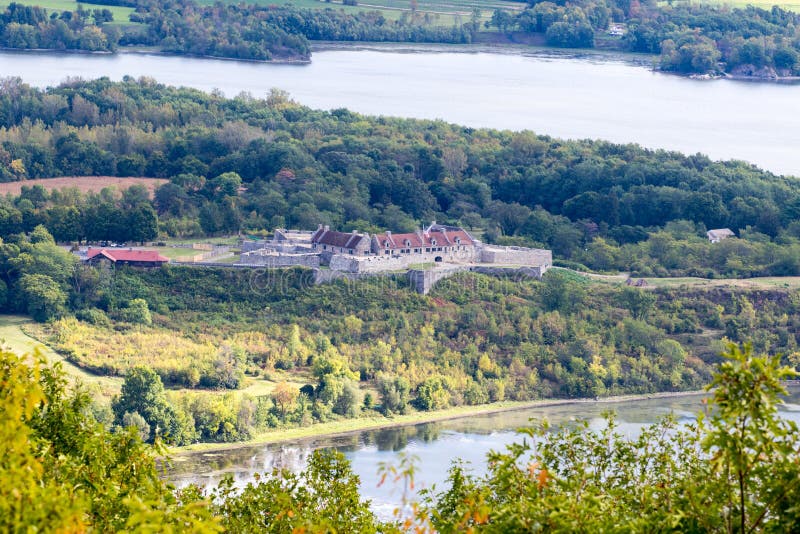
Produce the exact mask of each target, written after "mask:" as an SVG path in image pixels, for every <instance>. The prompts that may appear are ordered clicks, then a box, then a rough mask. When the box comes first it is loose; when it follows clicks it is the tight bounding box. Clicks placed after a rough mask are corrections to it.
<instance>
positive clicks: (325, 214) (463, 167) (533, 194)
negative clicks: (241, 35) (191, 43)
mask: <svg viewBox="0 0 800 534" xmlns="http://www.w3.org/2000/svg"><path fill="white" fill-rule="evenodd" d="M0 126H2V128H3V129H0V178H1V179H3V180H5V181H11V180H19V179H23V178H46V177H52V176H61V175H75V174H88V175H117V176H150V177H163V178H167V179H169V181H170V183H169V184H167V185H165V186H163V187H161V188H160V189H159V190H158V191H157V192H156V194H155V198H154V199H150V198H149V197H148V194H147V192H146V190H144V188H141V187H138V188H137V187H133V188H130V189H128V190H126V191H125V192H124V193H123V194H119V193H114V192H112V191H105V192H102V193H99V194H85V195H82V194H79V193H78V192H76V191H69V190H66V191H54V192H50V193H49V192H47V191H46V190H44V188H42V187H26V188H25V189H24V190H23V192H22V194H21V195H20V196H18V197H16V198H14V199H10V200H6V201H2V202H0V236H2V237H8V236H10V235H12V234H15V233H18V232H24V231H31V230H32V229H33V228H34V227H35V226H36V225H38V224H43V225H44V226H46V227H47V228H48V230H49V231H50V232H51V234H53V236H54V237H55V238H56V239H57V240H59V241H79V240H90V241H104V240H107V241H117V242H130V241H146V240H149V239H152V238H154V237H155V235H156V233H157V232H161V233H163V234H166V235H170V236H177V237H190V236H201V235H209V234H230V233H237V232H239V231H244V232H248V231H253V232H264V231H268V230H272V229H273V228H275V227H282V226H288V227H298V228H303V229H314V228H316V226H317V225H318V224H320V223H321V224H329V225H331V226H332V227H335V228H341V229H345V230H351V229H355V230H361V231H367V232H375V231H378V230H381V229H392V230H395V231H400V230H404V231H410V230H413V229H414V228H416V227H419V225H420V224H423V223H425V222H426V221H430V220H431V219H436V220H438V221H440V222H450V223H454V224H460V225H462V226H465V227H467V228H468V229H471V230H474V231H475V233H476V235H478V236H479V237H480V238H482V239H483V240H484V241H489V242H497V243H503V244H512V245H514V244H516V245H540V246H545V247H547V248H551V249H552V250H553V251H554V253H555V256H556V258H558V259H560V260H571V261H573V262H578V263H583V264H586V265H588V266H590V267H593V268H596V269H601V270H614V269H622V270H627V271H632V272H635V273H638V274H642V275H651V274H657V275H662V274H666V273H672V274H678V275H700V276H709V275H711V276H715V275H726V276H753V275H758V274H762V275H769V274H773V275H788V274H797V273H798V272H800V246H799V245H798V238H799V237H800V226H798V223H797V221H796V219H797V214H798V213H800V187H799V186H798V184H797V182H796V180H794V179H792V178H787V177H776V176H774V175H772V174H770V173H768V172H764V171H761V170H759V169H757V168H755V167H753V166H751V165H747V164H745V163H743V162H737V161H726V162H714V161H711V160H710V159H709V158H707V157H704V156H702V155H699V154H696V155H692V156H683V155H680V154H676V153H673V152H665V151H659V150H655V151H654V150H646V149H643V148H641V147H639V146H636V145H617V144H612V143H607V142H602V141H561V140H558V139H553V138H550V137H547V136H543V135H536V134H534V133H532V132H498V131H492V130H475V129H471V128H463V127H459V126H454V125H449V124H445V123H443V122H431V121H419V120H402V119H387V118H367V117H363V116H360V115H358V114H355V113H352V112H349V111H346V110H334V111H332V112H322V111H313V110H310V109H308V108H304V107H302V106H300V105H298V104H297V103H295V102H293V101H291V99H290V98H289V97H288V96H287V95H286V94H285V93H282V92H280V91H273V92H272V93H270V94H269V95H268V96H267V98H266V99H263V100H259V99H255V98H252V97H251V96H249V95H240V96H239V97H237V98H234V99H224V98H221V97H220V96H219V95H207V94H203V93H201V92H199V91H193V90H189V89H173V88H168V87H164V86H161V85H159V84H156V83H154V82H153V81H151V80H147V79H141V80H134V79H127V80H126V81H124V82H121V83H112V82H110V81H108V80H97V81H93V82H70V83H65V84H62V85H61V86H59V87H57V88H53V89H50V90H48V91H40V90H37V89H32V88H30V87H28V86H26V85H25V84H23V83H21V82H20V81H19V80H17V79H6V80H4V81H3V82H2V84H0ZM721 227H728V228H731V229H732V230H733V231H734V232H736V233H737V235H738V237H739V239H731V240H727V241H725V242H723V243H719V244H714V245H712V244H710V243H709V242H708V241H707V240H706V239H705V237H704V234H705V230H706V229H709V228H721Z"/></svg>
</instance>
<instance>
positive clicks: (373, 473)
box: [170, 388, 800, 517]
mask: <svg viewBox="0 0 800 534" xmlns="http://www.w3.org/2000/svg"><path fill="white" fill-rule="evenodd" d="M702 398H703V397H702V396H700V395H692V396H683V397H670V398H658V399H645V400H635V401H625V402H618V403H603V402H581V403H576V404H565V405H561V406H549V407H541V408H531V409H524V410H517V411H508V412H501V413H496V414H490V415H480V416H472V417H466V418H461V419H453V420H449V421H442V422H437V423H426V424H420V425H412V426H406V427H400V428H389V429H385V430H370V431H364V432H357V433H354V434H350V435H347V436H340V437H332V438H319V439H309V440H304V441H301V442H298V443H292V444H272V445H259V446H248V447H242V448H236V449H230V450H223V451H214V452H197V453H191V454H186V455H182V456H180V457H178V458H177V459H176V461H175V462H174V464H173V467H172V469H171V471H170V479H171V480H172V481H173V482H174V483H175V484H176V485H178V486H184V485H186V484H188V483H192V482H194V483H199V484H201V485H206V486H209V485H215V484H216V483H217V482H219V480H220V479H221V477H222V476H225V475H228V474H229V475H232V476H233V477H234V481H235V484H236V485H237V486H243V485H245V484H247V483H248V482H251V481H252V480H253V475H254V474H255V473H263V472H269V471H271V470H272V468H274V467H286V468H288V469H292V470H299V469H302V467H303V466H304V465H305V462H306V459H307V458H308V455H309V454H311V452H312V451H313V450H315V449H319V448H334V449H337V450H339V451H342V452H343V453H344V454H345V455H346V456H347V458H348V459H349V460H350V461H351V462H352V466H353V470H354V471H355V473H356V474H358V475H359V477H360V478H361V493H362V495H363V496H364V497H366V498H368V499H371V500H372V506H373V508H374V509H375V511H376V512H377V513H379V514H380V515H381V516H382V517H389V516H390V515H391V511H392V510H393V509H394V508H395V507H397V506H398V505H399V503H400V502H401V500H402V491H401V488H399V487H396V486H394V485H391V484H387V485H385V486H383V487H378V481H379V479H380V476H379V474H378V471H379V467H380V465H381V464H382V463H384V464H392V465H398V464H399V462H400V459H401V455H403V454H406V455H414V456H415V457H416V465H417V466H418V473H417V477H416V480H417V482H418V483H419V484H421V487H427V488H430V487H431V486H432V485H436V486H437V487H439V488H441V487H442V484H443V482H444V481H445V479H446V477H447V471H448V469H449V468H450V466H451V465H452V462H453V461H454V460H456V459H457V458H459V459H461V460H463V461H465V462H468V464H469V465H470V466H472V468H473V470H474V471H475V472H476V473H483V472H484V471H485V469H486V453H488V452H489V451H490V450H502V449H503V448H504V447H505V446H506V445H508V444H510V443H513V442H515V441H519V440H520V439H521V438H520V436H519V434H518V433H517V432H516V430H517V429H519V428H520V427H523V426H526V425H529V424H530V421H531V419H538V420H541V419H542V418H547V420H548V421H550V422H551V423H553V424H564V423H569V422H570V421H572V420H574V419H586V420H588V421H589V422H590V427H591V428H595V429H598V428H602V426H603V424H604V421H603V419H602V414H603V412H605V411H608V410H613V411H614V412H615V413H616V415H617V421H618V423H619V430H620V432H622V433H623V434H624V435H626V436H630V437H633V436H635V435H637V434H638V432H639V431H640V430H641V428H642V427H643V426H645V425H649V424H651V423H653V422H655V421H656V420H658V419H659V418H661V417H664V416H666V415H667V414H670V413H672V414H674V415H675V417H676V418H677V419H678V421H681V422H689V421H693V420H694V418H695V415H694V414H695V413H696V412H698V411H700V410H701V407H702V405H701V399H702ZM782 415H783V416H784V417H787V418H789V419H792V420H793V421H795V422H797V423H799V424H800V388H792V390H791V395H790V396H789V398H788V399H787V403H786V404H785V405H784V406H783V408H782Z"/></svg>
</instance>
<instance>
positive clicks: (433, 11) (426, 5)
mask: <svg viewBox="0 0 800 534" xmlns="http://www.w3.org/2000/svg"><path fill="white" fill-rule="evenodd" d="M247 1H248V3H254V4H259V5H274V4H279V5H282V4H290V5H292V6H295V7H300V8H308V9H325V8H332V9H344V10H345V11H347V12H358V11H373V10H378V11H381V12H382V14H383V16H384V17H385V18H386V19H387V20H397V19H399V18H400V17H401V16H402V14H403V13H406V12H410V11H411V0H364V1H361V0H359V2H358V5H357V6H345V5H344V4H342V0H332V1H330V2H325V1H323V0H285V1H283V2H275V1H274V0H247ZM223 2H225V3H238V1H237V0H223ZM200 3H201V4H206V5H212V4H213V3H214V0H200ZM525 5H526V4H524V3H522V2H510V1H506V0H417V7H416V11H417V13H418V14H420V15H421V16H425V14H428V16H429V19H430V20H431V24H433V25H436V26H452V25H453V24H463V23H465V22H469V21H470V17H471V16H472V10H473V9H478V10H479V11H480V12H481V17H480V21H481V22H483V21H486V20H489V19H490V18H491V16H492V11H494V10H495V9H506V10H508V11H521V10H522V9H523V8H524V7H525Z"/></svg>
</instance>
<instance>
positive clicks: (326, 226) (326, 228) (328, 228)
mask: <svg viewBox="0 0 800 534" xmlns="http://www.w3.org/2000/svg"><path fill="white" fill-rule="evenodd" d="M324 228H325V231H326V232H327V231H328V230H330V229H331V227H330V226H328V225H327V224H326V225H325V226H324Z"/></svg>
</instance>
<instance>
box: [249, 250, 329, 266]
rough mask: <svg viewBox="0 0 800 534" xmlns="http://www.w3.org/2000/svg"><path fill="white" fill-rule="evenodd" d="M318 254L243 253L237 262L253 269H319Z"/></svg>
mask: <svg viewBox="0 0 800 534" xmlns="http://www.w3.org/2000/svg"><path fill="white" fill-rule="evenodd" d="M319 260H320V258H319V255H318V254H258V253H257V252H249V253H244V254H242V256H241V259H240V260H239V263H240V264H243V265H248V266H253V267H266V268H268V269H277V268H280V267H310V268H312V269H316V268H317V267H319Z"/></svg>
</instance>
